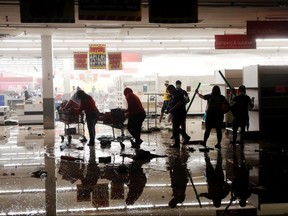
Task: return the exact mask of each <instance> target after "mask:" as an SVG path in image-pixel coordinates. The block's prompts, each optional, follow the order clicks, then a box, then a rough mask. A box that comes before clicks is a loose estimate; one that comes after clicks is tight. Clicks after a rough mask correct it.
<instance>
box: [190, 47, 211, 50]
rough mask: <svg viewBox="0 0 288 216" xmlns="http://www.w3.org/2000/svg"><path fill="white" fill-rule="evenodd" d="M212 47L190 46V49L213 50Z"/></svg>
mask: <svg viewBox="0 0 288 216" xmlns="http://www.w3.org/2000/svg"><path fill="white" fill-rule="evenodd" d="M212 49H213V48H212V47H189V50H212Z"/></svg>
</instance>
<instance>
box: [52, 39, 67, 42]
mask: <svg viewBox="0 0 288 216" xmlns="http://www.w3.org/2000/svg"><path fill="white" fill-rule="evenodd" d="M52 41H53V43H63V42H64V41H63V40H58V39H53V40H52Z"/></svg>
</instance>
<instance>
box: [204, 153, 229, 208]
mask: <svg viewBox="0 0 288 216" xmlns="http://www.w3.org/2000/svg"><path fill="white" fill-rule="evenodd" d="M204 156H205V162H206V181H207V187H208V192H207V193H200V194H199V197H206V198H207V199H211V200H212V202H213V205H214V206H215V207H216V208H219V207H220V206H221V202H222V199H224V198H225V197H226V196H227V195H228V194H229V192H230V185H229V184H228V183H227V182H226V181H225V180H224V172H223V169H222V155H221V151H218V154H217V164H216V167H215V169H214V167H213V165H212V164H211V161H210V157H209V156H208V153H207V152H205V153H204Z"/></svg>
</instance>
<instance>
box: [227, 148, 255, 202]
mask: <svg viewBox="0 0 288 216" xmlns="http://www.w3.org/2000/svg"><path fill="white" fill-rule="evenodd" d="M233 175H234V178H233V180H232V184H231V192H232V197H234V198H237V199H238V201H239V205H240V206H241V207H245V206H246V202H247V199H248V198H249V197H250V196H251V194H252V190H251V189H252V188H251V187H250V184H249V166H248V165H247V163H246V160H245V156H244V153H243V151H242V152H241V155H240V164H239V162H238V157H237V152H234V153H233Z"/></svg>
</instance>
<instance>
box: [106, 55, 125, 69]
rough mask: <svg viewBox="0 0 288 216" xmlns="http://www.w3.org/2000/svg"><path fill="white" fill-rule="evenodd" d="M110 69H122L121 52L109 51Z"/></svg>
mask: <svg viewBox="0 0 288 216" xmlns="http://www.w3.org/2000/svg"><path fill="white" fill-rule="evenodd" d="M108 70H122V55H121V52H113V53H112V52H111V53H108Z"/></svg>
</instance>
